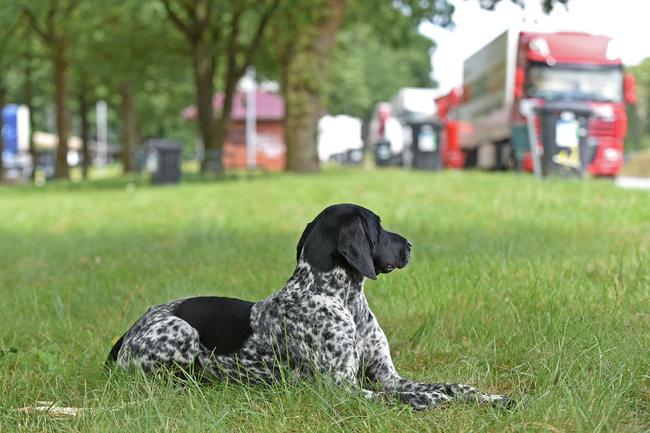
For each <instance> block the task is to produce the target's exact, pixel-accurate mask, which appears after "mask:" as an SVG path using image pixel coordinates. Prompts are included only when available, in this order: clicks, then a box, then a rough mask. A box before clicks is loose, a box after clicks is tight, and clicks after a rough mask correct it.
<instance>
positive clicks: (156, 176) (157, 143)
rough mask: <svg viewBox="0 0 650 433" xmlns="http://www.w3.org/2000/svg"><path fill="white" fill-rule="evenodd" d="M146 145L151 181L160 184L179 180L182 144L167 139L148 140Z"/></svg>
mask: <svg viewBox="0 0 650 433" xmlns="http://www.w3.org/2000/svg"><path fill="white" fill-rule="evenodd" d="M146 146H147V166H148V169H149V171H150V172H151V183H152V184H153V185H162V184H169V183H178V182H180V180H181V154H182V149H183V146H182V145H181V144H180V143H177V142H173V141H168V140H148V141H147V143H146Z"/></svg>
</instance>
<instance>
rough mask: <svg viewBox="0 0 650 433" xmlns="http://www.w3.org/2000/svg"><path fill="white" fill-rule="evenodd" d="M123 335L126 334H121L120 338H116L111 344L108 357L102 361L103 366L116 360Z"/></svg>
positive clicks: (107, 365)
mask: <svg viewBox="0 0 650 433" xmlns="http://www.w3.org/2000/svg"><path fill="white" fill-rule="evenodd" d="M125 336H126V334H124V335H122V336H121V337H120V339H119V340H117V341H116V342H115V344H114V345H113V348H112V349H111V352H110V353H109V354H108V358H106V361H105V362H104V368H109V367H110V366H111V365H113V364H114V363H115V362H116V361H117V355H118V353H120V349H121V348H122V343H123V342H124V337H125Z"/></svg>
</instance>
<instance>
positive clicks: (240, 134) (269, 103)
mask: <svg viewBox="0 0 650 433" xmlns="http://www.w3.org/2000/svg"><path fill="white" fill-rule="evenodd" d="M223 99H224V95H223V93H218V94H216V95H214V98H213V100H212V101H213V105H214V110H215V112H216V113H218V112H220V111H221V107H222V106H223ZM255 109H256V150H257V152H256V166H257V167H258V168H261V169H263V170H269V171H281V170H284V168H285V165H286V153H287V150H286V149H287V148H286V145H285V143H284V126H283V121H284V113H285V110H284V99H283V98H282V96H280V95H279V94H278V93H277V92H272V91H267V90H258V91H257V92H256V93H255ZM182 115H183V117H185V118H186V119H195V118H196V107H195V106H191V107H187V108H186V109H184V110H183V113H182ZM230 119H231V124H230V131H229V133H228V137H227V138H226V142H225V144H224V147H223V157H222V162H223V165H224V168H226V169H241V168H246V166H247V164H246V92H243V91H241V90H238V91H237V92H236V93H235V96H234V99H233V105H232V112H231V115H230Z"/></svg>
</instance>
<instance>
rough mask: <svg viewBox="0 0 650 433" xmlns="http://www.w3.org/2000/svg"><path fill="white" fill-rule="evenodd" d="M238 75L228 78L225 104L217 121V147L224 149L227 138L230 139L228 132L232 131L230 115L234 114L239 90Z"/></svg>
mask: <svg viewBox="0 0 650 433" xmlns="http://www.w3.org/2000/svg"><path fill="white" fill-rule="evenodd" d="M237 81H238V78H237V77H230V78H228V82H227V83H226V87H225V89H224V92H223V93H224V94H223V104H222V106H221V113H219V116H218V117H217V119H216V122H215V137H214V141H215V148H216V149H223V146H224V144H226V140H227V139H228V133H229V132H230V123H231V119H230V116H231V114H232V104H233V101H234V100H235V92H236V91H237Z"/></svg>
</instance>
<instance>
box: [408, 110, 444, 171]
mask: <svg viewBox="0 0 650 433" xmlns="http://www.w3.org/2000/svg"><path fill="white" fill-rule="evenodd" d="M408 125H409V126H410V128H411V133H412V137H413V140H412V141H411V146H410V149H409V152H410V162H411V163H410V166H411V168H414V169H416V170H440V169H441V168H442V152H440V124H439V123H438V122H435V121H426V122H409V123H408Z"/></svg>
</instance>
